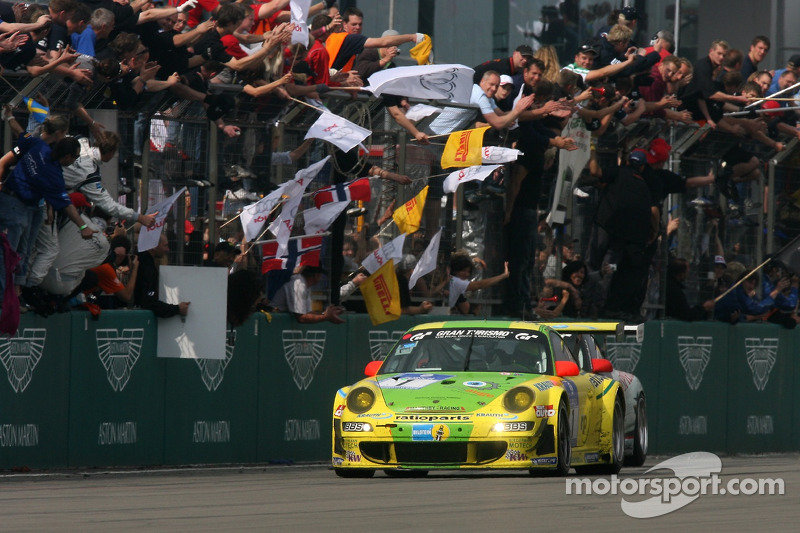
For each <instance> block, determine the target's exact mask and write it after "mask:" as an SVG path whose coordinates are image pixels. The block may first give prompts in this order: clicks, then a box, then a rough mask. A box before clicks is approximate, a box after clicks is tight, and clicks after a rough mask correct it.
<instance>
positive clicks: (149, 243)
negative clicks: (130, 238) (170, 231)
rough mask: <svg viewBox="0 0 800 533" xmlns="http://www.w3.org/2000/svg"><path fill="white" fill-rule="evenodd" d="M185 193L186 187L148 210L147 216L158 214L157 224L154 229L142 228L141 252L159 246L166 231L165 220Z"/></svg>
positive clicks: (140, 238)
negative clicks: (176, 201) (173, 205)
mask: <svg viewBox="0 0 800 533" xmlns="http://www.w3.org/2000/svg"><path fill="white" fill-rule="evenodd" d="M184 191H186V187H183V188H182V189H181V190H179V191H178V192H176V193H175V194H173V195H172V196H170V197H169V198H167V199H166V200H161V201H160V202H158V203H157V204H156V205H154V206H152V207H151V208H150V209H148V210H147V213H145V214H146V215H152V214H154V213H158V214H157V215H156V223H155V225H154V226H153V227H152V228H145V227H144V226H142V229H141V231H140V232H139V244H138V247H137V249H138V250H139V251H140V252H146V251H147V250H152V249H153V248H155V247H156V246H158V239H159V238H160V237H161V232H162V231H163V230H164V220H165V219H166V218H167V215H168V214H169V210H170V209H172V204H174V203H175V200H177V199H178V198H180V196H181V195H182V194H183V193H184Z"/></svg>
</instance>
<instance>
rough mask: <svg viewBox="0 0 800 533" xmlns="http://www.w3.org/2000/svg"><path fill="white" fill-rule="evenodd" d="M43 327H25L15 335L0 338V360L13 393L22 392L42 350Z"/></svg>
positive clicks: (45, 334) (44, 331)
mask: <svg viewBox="0 0 800 533" xmlns="http://www.w3.org/2000/svg"><path fill="white" fill-rule="evenodd" d="M46 338H47V330H46V329H45V328H25V329H23V330H22V333H21V334H20V335H18V336H16V337H10V338H7V339H2V340H0V361H2V362H3V366H4V367H5V369H6V375H7V376H8V382H9V383H10V384H11V388H12V389H14V392H15V393H21V392H24V391H25V389H26V388H27V387H28V385H30V382H31V379H32V378H33V371H34V369H35V368H36V365H38V364H39V361H40V360H41V359H42V353H43V352H44V342H45V339H46Z"/></svg>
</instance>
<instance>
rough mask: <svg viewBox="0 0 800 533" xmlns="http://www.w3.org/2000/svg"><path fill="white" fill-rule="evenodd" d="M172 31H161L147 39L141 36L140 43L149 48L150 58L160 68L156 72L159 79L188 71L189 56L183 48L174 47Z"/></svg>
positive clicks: (174, 34) (173, 33)
mask: <svg viewBox="0 0 800 533" xmlns="http://www.w3.org/2000/svg"><path fill="white" fill-rule="evenodd" d="M176 35H177V34H176V33H175V32H173V31H161V32H158V33H156V34H153V35H149V36H148V37H147V39H148V41H145V37H144V36H142V41H143V42H144V43H145V44H146V45H147V46H148V48H150V57H151V59H152V60H153V61H157V62H158V64H159V65H161V68H160V69H159V71H158V77H159V79H166V78H167V77H169V76H170V75H172V73H173V72H177V73H178V74H184V73H186V71H187V70H189V58H190V56H191V54H189V51H188V50H187V48H186V47H185V46H181V47H176V46H175V42H174V39H175V36H176Z"/></svg>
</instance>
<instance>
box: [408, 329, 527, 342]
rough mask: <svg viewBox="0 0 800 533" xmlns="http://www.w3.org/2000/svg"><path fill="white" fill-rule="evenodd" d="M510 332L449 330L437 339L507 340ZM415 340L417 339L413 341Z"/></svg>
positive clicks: (441, 333) (440, 334)
mask: <svg viewBox="0 0 800 533" xmlns="http://www.w3.org/2000/svg"><path fill="white" fill-rule="evenodd" d="M511 333H512V332H511V331H508V330H492V329H447V330H442V331H437V332H436V338H437V339H450V338H460V337H468V338H473V337H474V338H476V339H505V338H506V337H508V336H509V335H511ZM411 340H415V339H413V338H412V339H411Z"/></svg>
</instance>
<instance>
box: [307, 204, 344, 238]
mask: <svg viewBox="0 0 800 533" xmlns="http://www.w3.org/2000/svg"><path fill="white" fill-rule="evenodd" d="M348 205H350V201H349V200H348V201H345V202H331V203H329V204H325V205H323V206H322V207H320V208H319V209H306V210H305V211H303V219H304V221H305V224H304V225H303V233H305V234H306V235H316V234H317V233H322V232H324V231H326V230H327V229H328V228H329V227H330V226H331V224H333V221H334V220H336V218H337V217H338V216H339V215H340V214H341V213H342V211H344V210H345V209H347V206H348Z"/></svg>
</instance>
